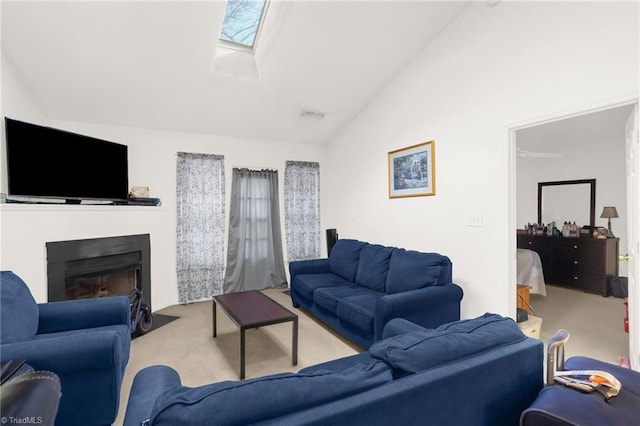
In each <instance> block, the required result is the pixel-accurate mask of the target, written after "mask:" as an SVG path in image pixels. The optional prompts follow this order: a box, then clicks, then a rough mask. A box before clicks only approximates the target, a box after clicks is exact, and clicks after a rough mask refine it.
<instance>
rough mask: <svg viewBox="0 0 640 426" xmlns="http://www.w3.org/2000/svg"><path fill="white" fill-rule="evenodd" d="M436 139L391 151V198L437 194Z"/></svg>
mask: <svg viewBox="0 0 640 426" xmlns="http://www.w3.org/2000/svg"><path fill="white" fill-rule="evenodd" d="M435 165H436V160H435V141H429V142H424V143H421V144H418V145H413V146H409V147H406V148H401V149H397V150H395V151H391V152H389V198H402V197H421V196H425V195H436V171H435Z"/></svg>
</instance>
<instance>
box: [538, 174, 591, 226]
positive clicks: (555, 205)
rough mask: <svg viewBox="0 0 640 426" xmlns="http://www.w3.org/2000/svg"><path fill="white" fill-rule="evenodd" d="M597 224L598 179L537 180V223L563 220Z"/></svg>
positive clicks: (562, 221)
mask: <svg viewBox="0 0 640 426" xmlns="http://www.w3.org/2000/svg"><path fill="white" fill-rule="evenodd" d="M567 220H568V221H571V222H575V223H576V225H578V226H584V225H586V224H589V226H591V227H594V226H595V223H596V180H595V179H582V180H560V181H555V182H538V223H550V222H556V226H557V227H558V228H561V227H562V224H563V223H564V221H567Z"/></svg>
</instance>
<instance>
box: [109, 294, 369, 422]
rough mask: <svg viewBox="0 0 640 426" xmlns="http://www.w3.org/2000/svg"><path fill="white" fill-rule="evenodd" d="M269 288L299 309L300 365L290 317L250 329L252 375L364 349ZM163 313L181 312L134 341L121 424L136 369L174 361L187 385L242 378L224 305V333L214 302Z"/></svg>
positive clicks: (248, 371)
mask: <svg viewBox="0 0 640 426" xmlns="http://www.w3.org/2000/svg"><path fill="white" fill-rule="evenodd" d="M264 293H265V294H266V295H268V296H269V297H271V298H272V299H274V300H275V301H277V302H278V303H280V304H281V305H283V306H284V307H286V308H288V309H290V310H291V311H292V312H294V313H296V314H297V315H298V328H299V329H298V365H297V366H293V365H291V329H292V325H291V323H290V322H288V323H283V324H275V325H269V326H266V327H262V328H259V329H252V330H247V332H246V337H245V338H246V366H245V374H246V378H247V379H250V378H253V377H259V376H264V375H267V374H275V373H281V372H286V371H298V370H300V369H302V368H304V367H308V366H310V365H314V364H318V363H320V362H324V361H329V360H332V359H336V358H340V357H343V356H347V355H353V354H356V353H358V352H360V351H361V350H362V349H361V348H359V347H357V346H356V345H354V344H353V343H351V342H349V341H348V340H346V339H344V338H342V337H341V336H339V335H337V334H335V333H334V332H333V331H331V330H329V329H328V328H326V327H325V326H323V325H321V324H320V323H318V322H317V321H315V320H313V319H312V318H310V317H309V316H307V315H306V314H305V313H304V312H302V311H300V310H298V309H295V308H293V307H292V305H291V298H290V297H289V296H288V295H286V294H284V293H283V290H282V289H268V290H265V291H264ZM158 313H161V314H165V315H175V316H179V317H180V318H179V319H177V320H175V321H173V322H171V323H169V324H167V325H165V326H163V327H161V328H159V329H157V330H153V331H152V332H150V333H149V334H147V335H144V336H141V337H138V338H136V339H135V340H133V341H132V342H131V355H130V359H129V364H128V365H127V370H126V372H125V377H124V380H123V383H122V393H121V398H120V401H121V402H120V411H119V413H118V418H117V419H116V422H115V424H116V425H121V424H122V422H123V419H124V413H125V410H126V404H127V399H128V398H129V391H130V390H131V384H132V382H133V378H134V376H135V374H136V373H137V372H138V371H140V370H141V369H143V368H145V367H148V366H150V365H157V364H161V365H168V366H171V367H173V368H174V369H176V370H177V371H178V373H179V374H180V377H181V379H182V384H183V385H185V386H199V385H204V384H208V383H213V382H218V381H221V380H238V379H239V375H240V331H239V329H238V327H237V326H236V325H235V324H233V323H232V322H231V320H229V318H228V317H227V316H226V314H224V313H223V312H222V311H221V310H220V309H218V315H217V318H218V337H216V338H215V339H214V338H213V337H212V331H213V326H212V316H211V315H212V302H197V303H192V304H188V305H175V306H170V307H168V308H165V309H162V310H160V311H158Z"/></svg>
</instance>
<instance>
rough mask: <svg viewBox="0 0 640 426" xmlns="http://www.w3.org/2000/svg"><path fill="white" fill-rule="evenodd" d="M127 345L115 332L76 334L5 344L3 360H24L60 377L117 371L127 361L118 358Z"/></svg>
mask: <svg viewBox="0 0 640 426" xmlns="http://www.w3.org/2000/svg"><path fill="white" fill-rule="evenodd" d="M124 344H125V342H122V337H121V336H120V335H119V334H118V333H117V332H115V331H108V330H105V331H96V332H92V333H77V334H76V333H74V334H68V335H65V336H56V337H52V338H46V339H36V340H29V341H25V342H18V343H7V344H4V345H2V359H3V360H5V359H6V360H9V359H24V360H26V362H27V363H28V364H29V365H31V366H32V367H33V368H34V369H36V370H45V371H53V372H55V373H56V374H58V375H59V376H60V375H64V374H65V373H77V372H78V371H83V370H96V369H99V368H100V369H114V370H115V369H116V367H119V368H121V367H122V366H121V365H118V364H121V363H122V362H124V361H126V360H119V358H120V354H121V353H122V348H123V345H124ZM118 372H119V370H118Z"/></svg>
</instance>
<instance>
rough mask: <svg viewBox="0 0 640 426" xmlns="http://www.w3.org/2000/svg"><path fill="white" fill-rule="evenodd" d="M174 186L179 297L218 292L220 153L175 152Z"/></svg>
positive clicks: (221, 201)
mask: <svg viewBox="0 0 640 426" xmlns="http://www.w3.org/2000/svg"><path fill="white" fill-rule="evenodd" d="M176 188H177V191H176V206H177V227H176V242H177V245H176V262H177V265H176V266H177V268H176V269H177V271H176V272H177V279H178V298H179V301H180V302H181V303H187V302H192V301H196V300H200V299H205V298H211V296H212V295H217V294H222V283H223V280H224V198H225V197H224V156H222V155H211V154H193V153H186V152H179V153H178V160H177V163H176Z"/></svg>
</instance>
